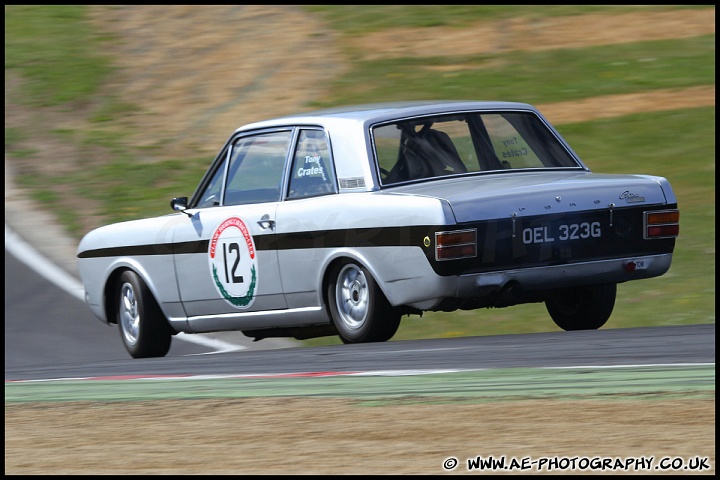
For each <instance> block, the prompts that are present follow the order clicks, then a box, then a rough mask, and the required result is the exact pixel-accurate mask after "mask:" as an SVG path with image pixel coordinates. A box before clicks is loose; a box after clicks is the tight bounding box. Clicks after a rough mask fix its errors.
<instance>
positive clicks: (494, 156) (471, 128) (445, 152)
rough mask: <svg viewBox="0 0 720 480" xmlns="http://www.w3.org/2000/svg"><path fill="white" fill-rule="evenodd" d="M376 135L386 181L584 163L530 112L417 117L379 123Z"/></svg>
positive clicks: (561, 166)
mask: <svg viewBox="0 0 720 480" xmlns="http://www.w3.org/2000/svg"><path fill="white" fill-rule="evenodd" d="M372 137H373V140H374V142H375V152H376V155H377V162H378V167H379V168H380V172H381V175H380V178H381V181H382V184H383V185H392V184H395V183H402V182H406V181H412V180H421V179H426V178H432V177H439V176H446V175H459V174H465V173H474V172H486V171H497V170H516V169H537V168H581V166H580V165H579V164H578V162H577V161H576V160H575V158H574V157H573V156H572V155H571V154H570V152H568V151H567V150H566V149H565V148H564V147H563V145H562V144H561V143H560V141H559V140H558V139H557V138H556V136H555V135H554V134H553V132H552V131H551V130H550V129H548V127H547V126H546V125H545V124H544V123H543V122H542V121H541V120H540V119H539V118H538V117H537V116H536V115H534V114H531V113H523V112H498V113H478V112H469V113H462V114H453V115H442V116H435V117H423V118H415V119H411V120H405V121H401V122H395V123H389V124H383V125H378V126H375V127H373V129H372Z"/></svg>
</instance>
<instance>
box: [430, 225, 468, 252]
mask: <svg viewBox="0 0 720 480" xmlns="http://www.w3.org/2000/svg"><path fill="white" fill-rule="evenodd" d="M476 256H477V230H476V229H474V228H473V229H469V230H454V231H452V232H435V260H455V259H458V258H467V257H476Z"/></svg>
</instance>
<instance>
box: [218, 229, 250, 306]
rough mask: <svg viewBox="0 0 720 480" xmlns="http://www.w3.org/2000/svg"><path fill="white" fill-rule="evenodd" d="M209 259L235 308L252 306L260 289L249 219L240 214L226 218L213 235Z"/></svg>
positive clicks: (223, 292) (222, 290)
mask: <svg viewBox="0 0 720 480" xmlns="http://www.w3.org/2000/svg"><path fill="white" fill-rule="evenodd" d="M208 259H209V265H210V271H211V273H212V277H213V280H214V281H215V288H216V289H217V291H218V293H220V295H221V296H222V297H223V298H224V299H225V300H227V301H228V303H230V304H231V305H233V306H234V307H237V308H247V307H249V306H250V305H252V303H253V301H254V300H255V291H256V288H257V258H256V251H255V243H254V242H253V238H252V235H250V231H249V230H248V228H247V226H246V225H245V222H243V221H242V220H241V219H240V218H238V217H231V218H228V219H227V220H225V221H223V222H222V223H221V224H220V225H219V226H218V227H217V229H216V230H215V232H214V233H213V235H212V237H211V240H210V246H209V248H208Z"/></svg>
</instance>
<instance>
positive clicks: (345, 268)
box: [328, 261, 400, 343]
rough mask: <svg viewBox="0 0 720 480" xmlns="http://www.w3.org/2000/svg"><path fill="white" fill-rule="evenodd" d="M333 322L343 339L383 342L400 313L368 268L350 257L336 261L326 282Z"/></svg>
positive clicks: (398, 318) (394, 327) (348, 341)
mask: <svg viewBox="0 0 720 480" xmlns="http://www.w3.org/2000/svg"><path fill="white" fill-rule="evenodd" d="M328 303H329V306H330V313H331V315H332V319H333V323H334V324H335V327H336V328H337V330H338V334H339V335H340V339H341V340H342V341H343V342H344V343H363V342H385V341H387V340H390V339H391V338H392V337H393V335H395V332H397V329H398V327H399V326H400V313H399V312H398V310H397V309H395V308H394V307H393V306H392V305H390V302H388V300H387V298H385V295H384V294H383V292H382V290H380V287H378V285H377V283H376V282H375V280H374V279H373V278H372V275H370V272H368V271H367V269H366V268H365V267H363V266H361V265H358V264H357V263H355V262H353V261H346V262H344V263H341V264H338V265H336V266H335V267H334V268H333V270H332V273H331V276H330V283H329V285H328Z"/></svg>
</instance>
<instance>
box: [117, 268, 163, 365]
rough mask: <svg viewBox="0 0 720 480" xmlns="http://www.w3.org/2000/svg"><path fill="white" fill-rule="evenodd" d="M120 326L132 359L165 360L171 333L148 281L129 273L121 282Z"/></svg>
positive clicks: (119, 293) (118, 317)
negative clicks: (152, 358)
mask: <svg viewBox="0 0 720 480" xmlns="http://www.w3.org/2000/svg"><path fill="white" fill-rule="evenodd" d="M117 292H118V303H117V323H118V327H119V330H120V338H121V339H122V342H123V345H125V349H126V350H127V351H128V353H129V354H130V356H132V357H133V358H147V357H164V356H165V355H166V354H167V353H168V351H169V350H170V342H171V341H172V334H171V331H170V325H168V323H167V320H166V319H165V316H164V315H163V313H162V311H161V310H160V307H159V306H158V304H157V302H156V301H155V298H154V297H153V295H152V293H151V292H150V289H149V288H148V287H147V285H145V282H143V281H142V279H141V278H140V277H139V276H138V275H137V274H136V273H135V272H132V271H130V270H128V271H125V272H123V274H122V275H121V276H120V279H119V281H118V290H117Z"/></svg>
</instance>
